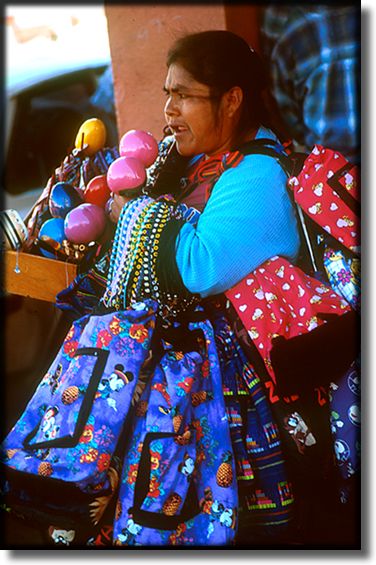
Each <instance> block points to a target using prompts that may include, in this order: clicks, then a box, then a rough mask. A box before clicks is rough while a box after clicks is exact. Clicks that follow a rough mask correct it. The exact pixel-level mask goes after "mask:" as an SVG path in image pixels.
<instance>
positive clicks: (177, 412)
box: [113, 321, 238, 547]
mask: <svg viewBox="0 0 376 565" xmlns="http://www.w3.org/2000/svg"><path fill="white" fill-rule="evenodd" d="M189 329H190V330H192V331H197V330H201V331H202V332H203V340H202V344H203V345H202V347H201V348H200V351H192V352H189V353H185V354H183V353H182V352H179V351H174V350H173V349H170V351H169V350H168V349H167V351H166V353H165V354H164V356H163V357H162V359H161V361H160V363H159V364H158V366H157V368H156V371H155V373H154V374H153V376H152V379H151V382H150V383H149V384H148V386H147V388H146V389H145V391H144V393H143V394H142V396H141V398H140V401H139V406H136V418H135V422H134V427H133V429H132V430H131V432H130V437H131V442H130V445H129V448H128V450H127V453H126V455H125V460H124V468H123V475H122V478H121V486H120V492H119V503H118V509H119V510H118V512H117V515H116V517H115V522H114V533H113V535H114V544H115V545H116V546H150V545H155V546H184V547H186V546H192V545H193V546H217V545H230V544H231V543H232V542H233V540H234V538H235V533H236V529H237V517H238V516H237V508H238V496H237V485H236V474H235V467H234V457H233V452H232V446H231V438H230V432H229V424H228V421H227V417H226V412H225V405H224V398H223V392H222V382H221V372H220V365H219V360H218V356H217V352H216V347H215V340H214V332H213V328H212V326H211V324H210V323H209V322H208V321H204V322H197V323H190V324H189ZM142 404H144V405H145V404H147V411H146V410H145V409H144V410H141V408H142ZM145 456H146V460H148V461H150V465H149V466H148V468H147V470H146V467H145V468H144V467H143V466H142V465H143V463H145ZM142 462H143V463H142ZM142 481H145V489H144V491H143V492H142V496H139V494H140V489H141V487H140V482H142ZM141 490H143V489H141ZM195 499H196V500H197V505H196V506H195V507H193V511H191V514H190V516H189V518H185V517H184V515H183V513H184V508H185V506H186V505H188V506H190V507H192V506H193V502H194V500H195ZM171 519H172V520H173V521H175V520H176V524H175V525H174V526H173V527H171V526H170V525H169V522H171ZM150 520H154V521H155V524H156V525H155V526H153V525H152V524H151V523H150Z"/></svg>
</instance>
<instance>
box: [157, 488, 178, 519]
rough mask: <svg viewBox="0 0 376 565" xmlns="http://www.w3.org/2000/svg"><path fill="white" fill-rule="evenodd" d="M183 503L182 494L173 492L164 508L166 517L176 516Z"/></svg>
mask: <svg viewBox="0 0 376 565" xmlns="http://www.w3.org/2000/svg"><path fill="white" fill-rule="evenodd" d="M181 503H182V498H181V496H180V494H178V493H177V492H173V493H172V494H170V496H169V497H168V498H167V499H166V501H165V503H164V504H163V507H162V512H163V514H165V515H166V516H175V514H176V513H177V511H178V510H179V506H180V505H181Z"/></svg>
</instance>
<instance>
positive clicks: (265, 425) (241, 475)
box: [213, 314, 294, 543]
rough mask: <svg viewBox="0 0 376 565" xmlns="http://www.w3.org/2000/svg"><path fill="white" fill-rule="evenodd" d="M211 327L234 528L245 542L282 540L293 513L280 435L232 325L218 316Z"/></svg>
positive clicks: (262, 389)
mask: <svg viewBox="0 0 376 565" xmlns="http://www.w3.org/2000/svg"><path fill="white" fill-rule="evenodd" d="M213 324H214V331H215V340H216V345H217V350H218V355H219V360H220V364H221V371H222V383H223V384H222V387H223V391H224V395H225V402H226V413H227V418H228V420H229V424H230V433H231V439H232V445H233V448H234V455H235V463H236V473H237V479H238V488H239V503H240V510H239V512H240V514H239V524H240V527H241V528H243V521H244V522H245V524H246V525H247V528H248V529H249V531H248V541H249V542H251V541H256V542H257V541H260V538H261V537H269V541H270V542H271V543H273V541H274V543H276V541H277V540H280V539H281V537H282V536H283V535H287V532H288V531H289V526H290V524H291V521H292V517H293V511H294V497H293V492H292V486H291V483H290V482H289V480H288V475H287V470H286V465H285V461H284V455H283V453H282V445H281V440H280V435H279V430H278V428H277V426H276V424H275V417H274V414H273V413H272V411H271V405H270V403H269V398H268V395H267V391H266V389H265V387H264V384H263V382H262V380H261V379H260V377H259V376H258V374H257V372H256V370H255V368H254V367H253V366H252V364H251V363H250V362H249V361H248V359H247V358H246V356H245V354H244V352H243V349H242V347H241V345H240V343H239V341H238V339H237V338H236V336H235V334H234V332H233V330H232V328H231V324H230V323H229V322H228V321H227V319H226V318H225V317H224V316H223V315H222V314H221V315H217V317H216V319H215V321H214V322H213Z"/></svg>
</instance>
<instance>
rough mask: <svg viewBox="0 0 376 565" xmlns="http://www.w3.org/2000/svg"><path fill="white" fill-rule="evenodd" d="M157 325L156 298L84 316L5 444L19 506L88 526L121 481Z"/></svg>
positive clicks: (6, 470) (6, 475) (31, 513)
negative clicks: (118, 452)
mask: <svg viewBox="0 0 376 565" xmlns="http://www.w3.org/2000/svg"><path fill="white" fill-rule="evenodd" d="M154 327H155V304H154V303H152V302H151V301H149V302H147V303H140V304H139V305H138V308H136V307H135V308H134V309H129V310H126V311H125V310H124V311H119V312H110V313H105V314H103V315H96V316H84V317H83V318H80V319H79V320H76V321H75V322H74V323H73V324H72V326H71V328H70V330H69V332H68V334H67V335H66V338H65V339H64V342H63V344H62V346H61V348H60V350H59V352H58V354H57V356H56V357H55V360H54V361H53V363H52V365H51V367H50V368H49V370H48V371H47V373H46V374H45V375H44V377H43V379H42V380H41V382H40V384H39V385H38V387H37V389H36V391H35V393H34V395H33V397H32V398H31V400H30V401H29V403H28V405H27V406H26V409H25V411H24V412H23V414H22V416H21V417H20V419H19V420H18V421H17V423H16V424H15V426H14V427H13V428H12V430H11V431H10V432H9V434H8V435H7V437H6V439H5V440H4V442H3V444H2V446H1V453H2V461H3V474H2V476H3V480H4V484H3V486H2V490H3V492H4V493H5V500H6V502H7V503H8V504H9V505H10V506H11V508H13V509H14V510H16V511H17V510H19V512H20V513H21V514H23V515H25V516H28V517H30V518H31V519H38V520H41V521H42V522H44V523H46V522H47V524H48V522H49V521H50V523H51V522H52V523H53V524H55V523H56V522H58V524H59V526H64V525H68V526H69V527H72V526H79V527H82V526H83V524H85V522H86V523H89V524H90V522H91V521H93V522H94V523H96V522H97V521H98V519H99V517H98V515H97V511H98V512H99V515H100V514H101V513H102V512H103V510H104V509H105V507H106V505H107V503H108V502H109V500H110V499H111V497H112V495H113V494H114V491H115V489H116V486H117V481H118V476H117V472H118V469H116V468H115V467H114V464H113V461H112V456H113V454H114V452H115V449H116V446H117V443H118V440H119V437H120V436H121V432H122V429H123V425H124V420H125V416H126V414H127V412H128V410H129V409H130V407H131V405H132V403H135V402H136V401H137V398H138V397H139V395H140V393H141V390H142V389H143V386H144V385H145V383H143V382H142V375H141V376H140V373H141V367H142V366H143V365H144V361H145V359H146V357H147V355H148V352H149V348H150V341H151V336H152V334H153V331H154Z"/></svg>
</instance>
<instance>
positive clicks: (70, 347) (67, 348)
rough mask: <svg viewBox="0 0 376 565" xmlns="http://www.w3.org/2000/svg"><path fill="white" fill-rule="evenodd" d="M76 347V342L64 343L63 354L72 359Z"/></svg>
mask: <svg viewBox="0 0 376 565" xmlns="http://www.w3.org/2000/svg"><path fill="white" fill-rule="evenodd" d="M77 347H78V341H66V342H65V343H64V353H66V354H67V355H68V356H69V357H73V356H74V354H75V353H76V350H77Z"/></svg>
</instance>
